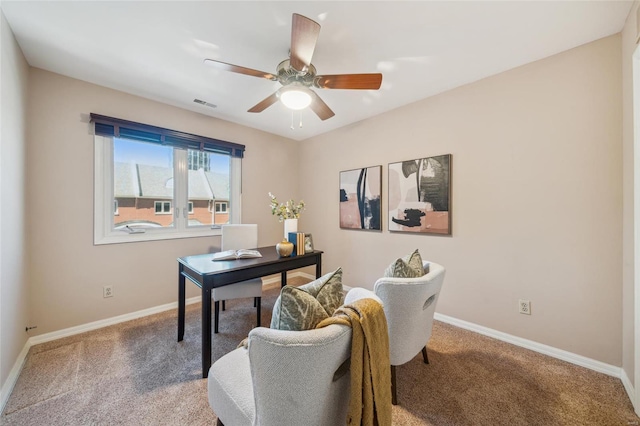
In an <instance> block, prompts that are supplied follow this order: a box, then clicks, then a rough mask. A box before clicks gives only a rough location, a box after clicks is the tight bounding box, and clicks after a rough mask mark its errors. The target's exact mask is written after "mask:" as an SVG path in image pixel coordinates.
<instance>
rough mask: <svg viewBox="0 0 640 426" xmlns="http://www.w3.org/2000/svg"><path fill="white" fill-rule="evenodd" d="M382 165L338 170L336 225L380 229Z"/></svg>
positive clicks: (347, 227)
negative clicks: (338, 222)
mask: <svg viewBox="0 0 640 426" xmlns="http://www.w3.org/2000/svg"><path fill="white" fill-rule="evenodd" d="M381 200H382V166H372V167H365V168H362V169H354V170H346V171H344V172H340V228H343V229H364V230H369V231H382V220H381V216H380V212H381V209H382V202H381Z"/></svg>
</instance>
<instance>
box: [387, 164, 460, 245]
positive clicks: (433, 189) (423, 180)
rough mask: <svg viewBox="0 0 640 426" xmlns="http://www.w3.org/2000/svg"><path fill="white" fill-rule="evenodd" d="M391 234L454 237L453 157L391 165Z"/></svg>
mask: <svg viewBox="0 0 640 426" xmlns="http://www.w3.org/2000/svg"><path fill="white" fill-rule="evenodd" d="M388 197H389V231H392V232H416V233H424V234H440V235H451V154H446V155H438V156H435V157H426V158H419V159H416V160H409V161H401V162H399V163H390V164H389V195H388Z"/></svg>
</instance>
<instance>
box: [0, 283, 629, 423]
mask: <svg viewBox="0 0 640 426" xmlns="http://www.w3.org/2000/svg"><path fill="white" fill-rule="evenodd" d="M276 296H277V289H272V290H268V291H266V292H265V294H264V297H263V305H262V306H263V311H262V314H263V315H262V322H263V325H268V324H269V321H270V319H271V308H272V306H273V302H274V301H275V298H276ZM199 309H200V305H191V306H188V307H187V314H186V329H185V339H184V341H183V342H180V343H178V342H176V336H177V319H176V318H177V312H176V311H175V310H174V311H168V312H165V313H161V314H157V315H153V316H149V317H146V318H142V319H138V320H134V321H129V322H126V323H123V324H119V325H115V326H111V327H106V328H103V329H100V330H95V331H91V332H87V333H83V334H81V335H76V336H71V337H68V338H64V339H60V340H56V341H53V342H48V343H44V344H41V345H37V346H34V347H32V348H31V350H30V352H29V355H28V358H27V361H26V364H25V367H24V369H23V371H22V373H21V375H20V378H19V379H18V382H17V384H16V387H15V389H14V391H13V393H12V395H11V397H10V399H9V402H8V404H7V406H6V408H5V411H4V413H3V414H2V416H1V417H0V425H213V424H215V420H216V416H215V414H214V413H213V412H212V411H211V408H210V407H209V404H208V401H207V381H206V379H202V377H201V366H200V363H201V361H200V360H201V358H200V311H199ZM254 322H255V309H254V308H253V303H252V302H251V300H248V299H247V300H236V301H229V302H228V303H227V310H226V311H225V312H222V313H221V319H220V333H219V334H217V335H214V337H213V359H214V360H215V359H217V358H219V357H220V356H222V355H224V354H225V353H227V352H229V351H230V350H232V349H233V348H235V347H236V345H237V344H238V342H240V341H241V340H242V339H243V338H244V337H246V335H247V333H248V332H249V330H250V329H251V327H252V325H253V324H254ZM428 349H429V360H430V364H429V365H426V364H424V363H423V362H422V357H421V356H420V355H418V356H416V358H414V359H413V360H412V361H411V362H409V363H407V364H405V365H403V366H400V367H398V370H397V371H398V398H399V401H400V405H399V406H396V407H394V409H393V423H394V424H397V425H598V426H602V425H632V424H640V421H639V420H640V419H638V417H636V416H635V415H634V413H633V408H632V406H631V403H630V401H629V399H628V397H627V396H626V393H625V391H624V388H623V386H622V384H621V382H620V380H618V379H615V378H612V377H609V376H606V375H604V374H600V373H596V372H593V371H590V370H587V369H584V368H581V367H577V366H575V365H572V364H569V363H566V362H563V361H559V360H556V359H553V358H549V357H546V356H544V355H540V354H538V353H535V352H532V351H529V350H526V349H522V348H518V347H515V346H512V345H509V344H506V343H503V342H500V341H497V340H494V339H491V338H488V337H484V336H481V335H478V334H475V333H472V332H469V331H466V330H462V329H459V328H456V327H453V326H450V325H447V324H443V323H440V322H436V323H435V325H434V330H433V337H432V338H431V341H430V342H429V346H428ZM227 426H233V425H227Z"/></svg>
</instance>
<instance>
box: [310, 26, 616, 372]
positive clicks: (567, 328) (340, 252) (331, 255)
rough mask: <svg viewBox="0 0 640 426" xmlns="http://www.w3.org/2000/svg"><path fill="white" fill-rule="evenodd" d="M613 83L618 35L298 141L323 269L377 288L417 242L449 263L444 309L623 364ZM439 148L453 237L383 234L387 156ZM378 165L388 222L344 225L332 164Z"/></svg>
mask: <svg viewBox="0 0 640 426" xmlns="http://www.w3.org/2000/svg"><path fill="white" fill-rule="evenodd" d="M621 90H622V88H621V39H620V35H615V36H611V37H608V38H605V39H602V40H599V41H596V42H593V43H590V44H587V45H584V46H581V47H578V48H576V49H572V50H569V51H567V52H564V53H561V54H559V55H556V56H552V57H549V58H546V59H543V60H540V61H537V62H534V63H531V64H528V65H525V66H522V67H520V68H517V69H513V70H510V71H508V72H505V73H502V74H499V75H496V76H493V77H490V78H487V79H484V80H481V81H478V82H476V83H473V84H470V85H467V86H464V87H461V88H458V89H455V90H452V91H449V92H446V93H443V94H441V95H438V96H434V97H431V98H428V99H425V100H423V101H420V102H416V103H414V104H412V105H408V106H406V107H403V108H400V109H397V110H394V111H391V112H389V113H385V114H382V115H380V116H377V117H374V118H372V119H369V120H366V121H362V122H359V123H356V124H354V125H351V126H349V127H346V128H342V129H339V130H336V131H333V132H331V133H328V134H325V135H321V136H318V137H315V138H312V139H310V140H307V141H304V142H303V143H302V144H301V145H300V160H299V164H300V165H304V175H305V176H315V177H316V178H315V179H312V180H305V184H304V185H303V186H301V191H302V196H303V197H304V198H305V201H307V203H308V211H307V214H306V220H307V221H306V228H307V229H308V231H309V232H312V233H313V235H314V243H315V244H316V245H317V246H318V247H319V248H322V249H324V250H326V257H325V261H324V262H323V264H324V269H325V271H328V270H330V269H334V268H337V267H338V266H342V267H343V269H344V283H345V284H346V285H350V286H364V287H368V288H372V287H373V284H374V282H375V280H376V279H377V278H378V277H380V276H381V274H382V272H383V270H384V268H385V267H386V266H387V265H388V264H389V263H390V262H391V261H392V260H394V259H395V258H396V257H398V256H401V255H404V254H407V253H409V252H410V251H411V250H413V249H415V248H419V249H420V252H421V253H422V255H423V257H424V258H426V259H430V260H432V261H435V262H438V263H442V264H443V265H444V266H445V267H446V268H447V276H446V279H445V284H444V287H443V292H442V297H441V299H440V302H439V306H438V311H439V312H440V313H442V314H446V315H450V316H452V317H455V318H459V319H462V320H466V321H470V322H473V323H476V324H480V325H483V326H486V327H490V328H492V329H496V330H500V331H503V332H506V333H509V334H512V335H515V336H519V337H523V338H526V339H530V340H533V341H537V342H540V343H543V344H547V345H550V346H553V347H556V348H560V349H564V350H567V351H570V352H573V353H576V354H580V355H583V356H586V357H589V358H593V359H596V360H599V361H602V362H605V363H609V364H612V365H617V366H620V365H621V363H622V353H621V348H622V341H621V338H622V336H621V330H622V323H621V321H622V318H621V309H622V303H621V302H622V287H621V280H622V277H621V275H622V273H621V258H622V185H621V179H622V144H621V140H622V135H621V128H622V108H621V105H622V99H621ZM383 96H384V94H383ZM447 153H451V154H453V160H452V161H453V163H452V170H453V176H452V185H453V199H452V204H453V236H452V237H441V236H425V235H413V234H397V233H394V234H390V233H389V232H388V231H386V229H387V227H388V226H387V220H388V217H387V214H386V212H384V211H385V210H386V208H385V206H386V205H387V198H386V197H387V192H386V188H387V183H386V182H387V164H388V163H390V162H397V161H401V160H409V159H414V158H420V157H424V156H430V155H439V154H447ZM378 164H382V165H383V170H384V171H383V182H384V184H383V203H382V205H383V209H382V210H383V218H382V219H383V224H384V227H383V229H384V230H385V231H384V232H382V233H379V232H378V233H376V232H365V231H354V230H341V229H340V228H339V221H338V174H339V172H340V171H341V170H349V169H353V168H358V167H365V166H373V165H378ZM300 174H301V175H302V174H303V170H302V166H301V169H300ZM519 298H522V299H527V300H530V301H531V307H532V315H531V316H526V315H521V314H519V313H518V299H519Z"/></svg>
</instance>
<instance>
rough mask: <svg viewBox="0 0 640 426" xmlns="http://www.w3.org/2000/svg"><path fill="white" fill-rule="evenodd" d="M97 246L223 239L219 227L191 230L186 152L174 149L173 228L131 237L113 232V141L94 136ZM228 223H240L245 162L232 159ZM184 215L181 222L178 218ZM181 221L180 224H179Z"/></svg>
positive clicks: (95, 229)
mask: <svg viewBox="0 0 640 426" xmlns="http://www.w3.org/2000/svg"><path fill="white" fill-rule="evenodd" d="M94 149H95V152H94V154H95V155H94V238H93V241H94V244H95V245H102V244H118V243H126V242H136V241H153V240H167V239H176V238H192V237H207V236H215V235H220V234H221V232H220V225H203V226H188V204H187V203H188V199H187V183H186V182H185V180H186V179H187V150H186V149H177V148H176V149H174V151H173V152H174V158H173V162H174V196H173V201H174V204H173V214H174V217H175V218H176V219H177V220H174V226H172V227H162V228H144V232H139V233H128V232H126V231H120V230H114V229H113V216H114V213H113V201H114V199H115V198H114V193H113V188H114V183H113V179H114V176H113V174H114V162H113V137H107V136H99V135H95V136H94ZM229 180H230V186H231V187H230V188H229V204H230V205H231V206H233V208H232V209H231V210H232V211H231V213H230V217H229V223H241V217H242V159H241V158H239V157H231V158H230V170H229ZM180 215H182V216H183V217H182V218H179V216H180ZM178 219H179V220H178Z"/></svg>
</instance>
